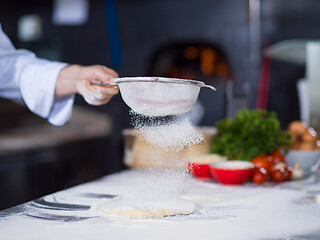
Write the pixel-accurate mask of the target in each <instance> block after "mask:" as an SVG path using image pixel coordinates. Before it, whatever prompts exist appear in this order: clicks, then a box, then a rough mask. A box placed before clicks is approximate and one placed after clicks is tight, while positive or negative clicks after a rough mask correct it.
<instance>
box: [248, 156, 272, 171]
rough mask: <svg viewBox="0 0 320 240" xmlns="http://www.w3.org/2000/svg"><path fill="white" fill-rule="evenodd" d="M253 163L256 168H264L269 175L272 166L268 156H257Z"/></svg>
mask: <svg viewBox="0 0 320 240" xmlns="http://www.w3.org/2000/svg"><path fill="white" fill-rule="evenodd" d="M251 162H252V163H253V164H254V166H255V167H256V168H258V169H259V168H264V169H265V170H266V171H267V173H270V171H271V167H272V164H271V161H270V160H269V158H268V156H266V155H260V156H257V157H255V158H254V159H252V160H251Z"/></svg>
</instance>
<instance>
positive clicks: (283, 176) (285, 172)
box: [271, 167, 292, 182]
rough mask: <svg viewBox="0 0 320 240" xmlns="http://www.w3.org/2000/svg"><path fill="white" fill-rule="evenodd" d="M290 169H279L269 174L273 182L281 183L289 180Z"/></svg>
mask: <svg viewBox="0 0 320 240" xmlns="http://www.w3.org/2000/svg"><path fill="white" fill-rule="evenodd" d="M291 173H292V170H291V168H288V167H282V168H279V169H274V170H272V172H271V178H272V180H273V181H274V182H283V181H288V180H290V179H291Z"/></svg>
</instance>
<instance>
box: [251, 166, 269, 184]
mask: <svg viewBox="0 0 320 240" xmlns="http://www.w3.org/2000/svg"><path fill="white" fill-rule="evenodd" d="M267 178H268V173H267V171H266V170H265V169H264V168H256V169H255V171H254V173H253V176H252V181H253V182H254V183H256V184H262V183H264V182H265V181H267Z"/></svg>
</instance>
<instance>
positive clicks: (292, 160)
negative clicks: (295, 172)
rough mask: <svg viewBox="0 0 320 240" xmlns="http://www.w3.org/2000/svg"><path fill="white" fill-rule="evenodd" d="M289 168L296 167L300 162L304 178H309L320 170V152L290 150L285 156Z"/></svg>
mask: <svg viewBox="0 0 320 240" xmlns="http://www.w3.org/2000/svg"><path fill="white" fill-rule="evenodd" d="M285 159H286V162H287V164H288V166H290V167H294V165H295V164H296V163H297V162H299V163H300V168H301V169H302V170H303V173H304V177H307V176H309V175H310V174H311V173H312V172H314V171H316V170H317V169H319V166H320V150H309V151H303V150H290V151H289V152H288V153H287V154H286V155H285Z"/></svg>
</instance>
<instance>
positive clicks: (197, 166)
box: [188, 162, 211, 180]
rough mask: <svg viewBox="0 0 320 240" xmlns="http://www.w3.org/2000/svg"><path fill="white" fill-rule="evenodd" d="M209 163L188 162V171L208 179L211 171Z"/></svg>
mask: <svg viewBox="0 0 320 240" xmlns="http://www.w3.org/2000/svg"><path fill="white" fill-rule="evenodd" d="M209 165H210V164H209V163H194V162H189V163H188V170H189V172H190V173H191V174H192V175H193V176H195V177H197V178H200V179H204V180H209V179H211V173H210V168H209Z"/></svg>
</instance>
